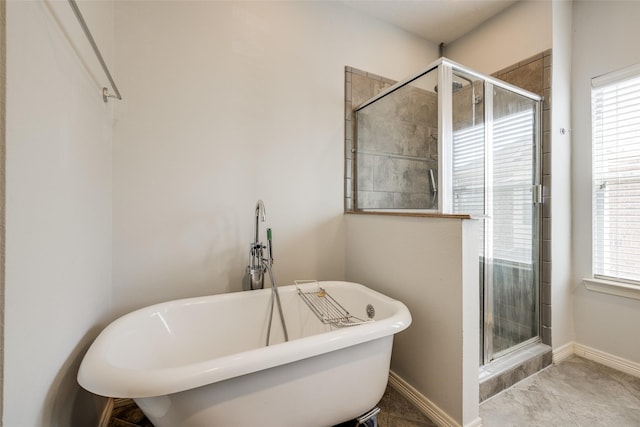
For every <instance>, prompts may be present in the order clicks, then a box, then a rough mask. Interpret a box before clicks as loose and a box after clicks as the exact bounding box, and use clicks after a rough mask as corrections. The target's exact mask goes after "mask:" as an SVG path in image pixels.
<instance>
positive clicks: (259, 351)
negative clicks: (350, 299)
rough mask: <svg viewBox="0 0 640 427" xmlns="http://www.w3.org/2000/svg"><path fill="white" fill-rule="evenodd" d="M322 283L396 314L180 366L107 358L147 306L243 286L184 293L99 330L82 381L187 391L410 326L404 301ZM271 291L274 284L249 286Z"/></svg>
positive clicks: (112, 391) (113, 390)
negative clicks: (135, 365) (129, 364)
mask: <svg viewBox="0 0 640 427" xmlns="http://www.w3.org/2000/svg"><path fill="white" fill-rule="evenodd" d="M319 283H320V284H321V285H322V286H324V287H326V288H330V287H331V286H336V285H339V286H343V285H348V286H353V287H357V288H360V289H361V290H362V291H363V292H365V293H372V294H373V295H375V296H376V297H378V298H381V299H382V300H385V303H388V304H389V306H390V308H391V309H392V311H393V314H392V315H391V316H389V317H387V318H385V319H381V320H377V321H375V322H371V323H366V324H363V325H359V326H355V327H349V328H341V329H336V330H333V331H330V332H326V333H321V334H317V335H312V336H309V337H304V338H299V339H295V340H292V341H289V342H285V343H279V344H275V345H272V346H269V347H259V348H256V349H251V350H247V351H242V352H239V353H234V354H231V355H226V356H221V357H217V358H213V359H209V360H205V361H201V362H196V363H191V364H187V365H183V366H177V367H165V368H155V369H147V370H141V369H131V368H125V367H120V366H115V365H113V364H112V363H111V362H109V361H108V360H107V358H106V356H105V355H104V354H105V351H106V350H107V349H108V348H109V347H108V345H109V339H110V335H111V334H113V333H115V332H117V331H118V328H119V327H121V325H122V324H123V323H125V322H127V321H129V320H132V318H133V317H135V316H139V315H141V314H143V313H145V312H147V313H154V312H156V311H158V310H160V309H163V308H166V307H168V306H174V305H175V306H179V305H185V304H192V303H194V302H203V301H210V300H211V299H215V300H218V299H220V300H224V299H229V298H231V299H236V298H242V297H243V295H244V292H232V293H225V294H217V295H208V296H202V297H193V298H183V299H177V300H172V301H167V302H163V303H159V304H154V305H150V306H147V307H143V308H140V309H138V310H134V311H132V312H131V313H128V314H125V315H123V316H121V317H120V318H118V319H116V320H114V321H113V322H112V323H111V324H109V325H108V326H107V327H106V328H104V330H103V331H102V332H101V333H100V334H99V335H98V337H97V338H96V339H95V341H94V342H93V344H92V345H91V346H90V348H89V350H88V351H87V353H86V354H85V356H84V358H83V360H82V362H81V365H80V368H79V370H78V375H77V380H78V383H79V384H80V385H81V386H82V387H83V388H85V389H86V390H88V391H90V392H92V393H95V394H99V395H102V396H110V397H118V398H144V397H153V396H162V395H169V394H173V393H177V392H180V391H185V390H189V389H193V388H197V387H201V386H204V385H207V384H211V383H215V382H219V381H223V380H226V379H230V378H234V377H238V376H241V375H247V374H250V373H252V372H257V371H260V370H264V369H269V368H273V367H276V366H280V365H284V364H287V363H291V362H295V361H298V360H303V359H307V358H310V357H314V356H318V355H321V354H325V353H329V352H331V351H336V350H340V349H342V348H345V347H349V346H353V345H357V344H360V343H363V342H367V341H372V340H375V339H378V338H381V337H385V336H388V335H394V334H396V333H398V332H401V331H402V330H404V329H406V328H407V327H409V325H410V324H411V314H410V313H409V310H408V308H407V307H406V306H405V305H404V304H403V303H402V302H400V301H397V300H395V299H392V298H390V297H388V296H386V295H384V294H381V293H379V292H377V291H375V290H373V289H370V288H368V287H366V286H364V285H361V284H359V283H353V282H346V281H323V282H319ZM294 288H295V285H288V286H281V287H279V291H280V292H281V293H283V292H291V291H292V290H293V291H294V292H295V289H294ZM246 292H267V293H268V292H270V290H267V289H265V290H261V291H246Z"/></svg>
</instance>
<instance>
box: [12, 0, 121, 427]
mask: <svg viewBox="0 0 640 427" xmlns="http://www.w3.org/2000/svg"><path fill="white" fill-rule="evenodd" d="M66 3H67V2H58V3H55V2H54V3H49V2H43V1H10V2H7V17H6V18H7V98H6V102H7V114H6V149H7V162H6V174H7V175H6V183H7V188H6V280H5V317H4V322H5V325H4V328H5V330H4V385H3V386H4V396H3V399H4V400H3V405H4V416H3V425H4V426H7V427H13V426H25V427H32V426H46V427H50V426H86V425H91V423H95V418H96V408H95V407H94V405H97V404H98V403H99V402H98V401H94V400H93V398H92V397H90V396H89V395H88V394H87V393H86V392H82V391H81V390H80V388H79V386H78V385H77V383H76V379H75V377H76V372H77V367H78V363H79V358H80V357H81V356H82V354H83V352H84V350H85V349H86V347H87V345H88V343H89V342H90V340H91V339H93V338H94V337H95V335H96V334H97V332H98V331H97V330H96V329H97V328H100V327H101V326H103V325H104V322H105V321H106V320H107V319H108V318H109V316H110V309H111V304H110V301H111V135H112V130H111V126H112V114H111V107H110V106H107V105H105V104H104V103H103V102H102V98H101V96H100V87H98V85H97V84H96V82H95V81H94V78H93V77H92V76H91V73H89V72H87V70H86V69H85V66H84V65H83V62H86V61H90V60H92V59H93V58H92V57H91V56H87V57H85V56H83V52H85V51H86V49H85V47H83V46H81V45H80V44H79V45H78V47H77V51H76V50H74V49H73V48H72V47H71V44H70V40H68V39H67V36H66V35H65V34H67V35H68V36H69V37H70V38H71V42H74V43H80V42H82V41H83V39H77V38H74V36H73V34H74V28H75V27H74V25H75V26H77V25H78V24H77V22H76V21H75V19H74V18H73V15H70V13H71V12H70V9H68V5H67V4H66ZM61 6H65V7H66V8H61ZM81 7H83V10H85V11H86V12H87V19H88V20H89V19H93V18H95V17H97V16H100V20H98V21H95V20H91V21H89V22H90V25H91V24H94V25H91V26H92V28H94V29H95V32H96V34H95V35H96V39H97V40H99V42H100V43H101V44H102V45H103V46H104V48H105V55H107V54H109V53H110V52H111V50H110V49H111V46H112V44H113V43H112V27H111V26H110V23H112V22H113V13H112V4H111V3H110V2H91V3H86V4H85V3H83V4H82V5H81ZM52 10H55V11H56V13H58V12H61V13H62V14H61V15H54V14H53V12H52ZM65 13H66V14H65ZM54 16H56V17H54ZM102 20H104V21H102ZM107 58H108V59H109V58H110V57H107ZM93 60H95V59H93Z"/></svg>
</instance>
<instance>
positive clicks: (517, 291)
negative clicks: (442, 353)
mask: <svg viewBox="0 0 640 427" xmlns="http://www.w3.org/2000/svg"><path fill="white" fill-rule="evenodd" d="M487 97H488V99H487V100H486V101H487V103H488V104H489V105H491V108H490V109H489V110H488V111H487V113H488V115H487V123H489V126H488V132H487V150H486V159H485V167H486V177H487V188H486V210H487V211H486V219H485V254H484V280H485V290H484V293H485V295H484V304H485V307H484V311H485V320H486V325H485V338H484V340H485V343H484V344H485V351H484V352H485V354H484V358H485V360H484V362H485V363H487V362H489V361H491V360H492V359H494V358H496V357H499V356H500V355H501V354H504V353H506V352H509V351H511V350H513V349H515V348H518V347H519V346H521V345H524V344H526V343H529V342H531V341H534V340H538V339H539V338H538V337H539V317H540V313H539V303H538V299H539V295H538V294H539V284H538V283H539V273H538V272H539V268H538V265H539V251H538V245H539V222H540V220H539V218H540V215H539V210H540V204H539V200H538V198H539V196H540V186H539V180H540V174H539V167H538V165H539V158H540V154H539V152H540V150H539V137H538V133H539V132H538V117H539V115H538V109H539V102H537V101H534V100H532V99H530V98H527V97H525V96H523V95H520V94H518V93H515V92H512V91H509V90H507V89H504V88H500V87H494V86H492V85H490V84H489V85H488V88H487Z"/></svg>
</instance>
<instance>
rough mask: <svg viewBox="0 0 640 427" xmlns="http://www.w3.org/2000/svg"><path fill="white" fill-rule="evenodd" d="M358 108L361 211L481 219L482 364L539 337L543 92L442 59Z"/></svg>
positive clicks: (358, 201) (356, 195)
mask: <svg viewBox="0 0 640 427" xmlns="http://www.w3.org/2000/svg"><path fill="white" fill-rule="evenodd" d="M443 88H446V89H443ZM355 117H356V127H355V134H356V135H355V142H354V153H353V164H352V167H353V168H354V174H353V176H354V177H355V179H354V188H353V195H354V196H353V197H354V207H355V210H356V211H358V210H396V211H397V210H400V211H410V212H411V211H414V212H423V211H434V212H440V213H464V214H471V215H472V216H473V217H475V218H478V219H479V221H480V233H479V239H480V253H479V254H478V260H479V262H478V265H479V269H478V274H479V278H480V304H481V307H480V319H479V320H480V321H479V344H480V349H481V351H480V361H479V362H480V364H486V363H488V362H490V361H492V360H494V359H495V358H498V357H500V356H502V355H504V354H506V353H509V352H511V351H514V350H516V349H518V348H520V347H522V346H524V345H527V344H529V343H532V342H537V341H539V324H540V321H539V318H540V309H539V249H538V248H539V235H540V225H539V223H540V208H541V206H540V203H539V200H538V199H539V197H540V196H541V194H540V97H538V96H537V95H535V94H531V93H529V92H527V91H525V90H522V89H519V88H517V87H514V86H512V85H509V84H507V83H504V82H501V81H499V80H496V79H494V78H491V77H489V76H484V75H482V74H480V73H477V72H474V71H473V70H470V69H468V68H466V67H463V66H461V65H459V64H456V63H454V62H452V61H449V60H447V59H445V58H441V59H439V60H438V61H436V62H435V63H433V64H432V65H430V66H429V67H427V68H426V69H425V70H423V71H421V72H419V73H417V74H416V75H414V76H411V77H410V78H408V79H406V80H404V81H402V82H400V83H398V84H396V85H394V86H392V87H390V88H389V89H387V90H386V91H385V92H383V93H381V94H380V95H378V96H376V97H374V98H372V99H371V100H369V101H367V102H365V103H363V104H362V105H361V106H359V107H357V108H356V109H355Z"/></svg>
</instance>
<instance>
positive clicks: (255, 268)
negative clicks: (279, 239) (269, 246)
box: [247, 200, 266, 290]
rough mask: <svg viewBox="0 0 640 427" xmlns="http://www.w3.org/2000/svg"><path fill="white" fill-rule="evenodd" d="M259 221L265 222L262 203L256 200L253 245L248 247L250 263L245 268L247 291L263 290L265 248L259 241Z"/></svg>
mask: <svg viewBox="0 0 640 427" xmlns="http://www.w3.org/2000/svg"><path fill="white" fill-rule="evenodd" d="M260 220H262V222H264V221H265V220H266V212H265V209H264V203H263V202H262V200H258V203H256V226H255V229H254V230H255V233H254V239H253V243H251V245H250V246H249V248H250V252H251V261H250V262H249V265H248V266H247V274H248V276H249V289H250V290H255V289H262V288H264V272H265V268H264V265H263V262H262V261H263V259H264V252H263V251H264V249H266V248H265V246H264V245H263V244H262V242H261V241H259V238H260Z"/></svg>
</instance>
